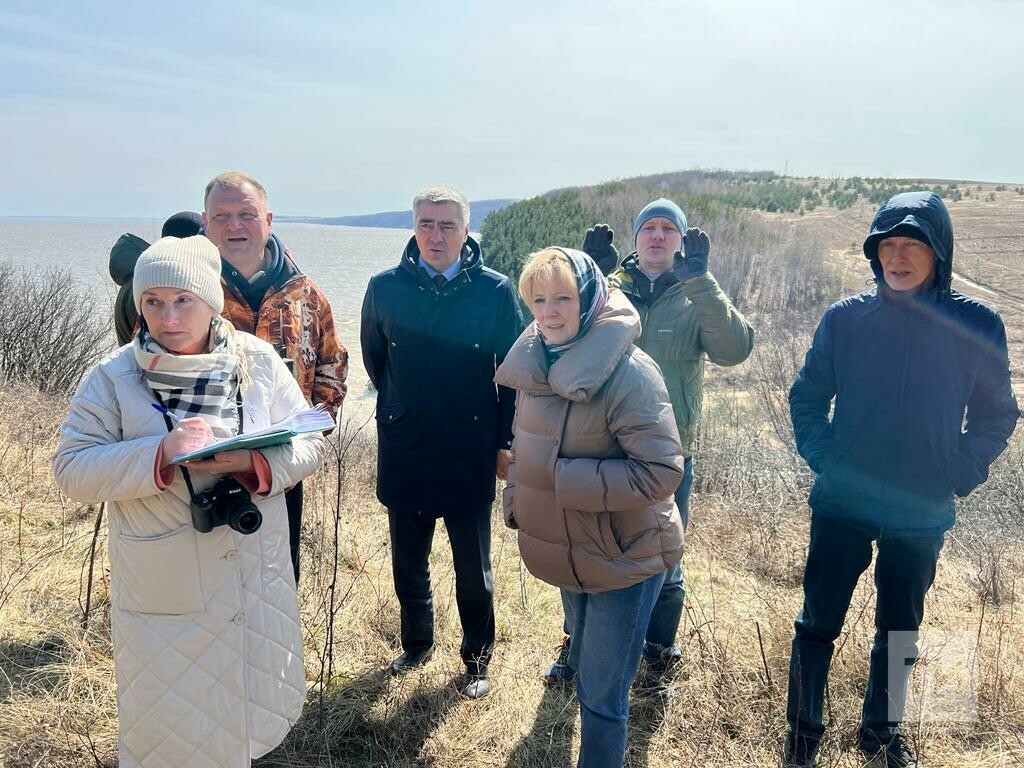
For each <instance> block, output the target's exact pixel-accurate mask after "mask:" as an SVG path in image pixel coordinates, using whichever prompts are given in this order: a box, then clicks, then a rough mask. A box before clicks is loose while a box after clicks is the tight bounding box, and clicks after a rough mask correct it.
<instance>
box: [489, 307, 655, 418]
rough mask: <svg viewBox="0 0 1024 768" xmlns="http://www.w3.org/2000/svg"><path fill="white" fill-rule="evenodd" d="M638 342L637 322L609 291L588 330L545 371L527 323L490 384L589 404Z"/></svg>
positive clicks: (541, 350) (541, 345) (540, 348)
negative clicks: (493, 382) (634, 343)
mask: <svg viewBox="0 0 1024 768" xmlns="http://www.w3.org/2000/svg"><path fill="white" fill-rule="evenodd" d="M639 336H640V316H639V315H638V314H637V312H636V310H635V309H634V308H633V305H632V304H631V303H630V301H629V299H627V298H626V297H625V296H624V295H623V294H622V292H621V291H618V290H612V291H610V292H609V294H608V302H607V303H606V304H605V305H604V309H602V310H601V313H600V314H599V315H598V316H597V319H596V320H594V324H593V325H592V326H591V327H590V330H589V331H587V332H586V333H585V334H584V335H583V337H582V338H580V339H579V341H577V342H576V343H575V344H574V345H573V346H572V347H571V348H570V349H568V350H566V352H565V353H564V354H563V355H562V356H561V357H559V358H558V359H557V360H556V361H555V362H553V363H551V364H550V366H549V365H548V361H547V357H546V355H545V354H544V342H543V341H542V340H541V337H540V334H539V333H538V332H537V323H536V322H533V323H530V325H529V326H528V327H527V329H526V330H525V331H523V333H522V335H521V336H520V337H519V339H518V340H517V341H516V343H515V344H513V345H512V349H510V350H509V352H508V354H507V355H506V356H505V361H504V362H503V363H502V364H501V366H500V367H499V368H498V372H497V375H496V376H495V381H496V382H497V383H498V384H501V385H503V386H506V387H511V388H513V389H519V390H523V391H525V392H528V393H530V394H533V395H552V394H554V395H559V396H561V397H564V398H566V399H567V400H572V401H574V402H584V403H585V402H589V401H590V400H591V399H592V398H593V397H594V395H595V394H597V391H598V390H599V389H601V387H602V386H604V383H605V382H606V381H607V380H608V377H609V376H611V375H612V371H614V370H615V368H616V366H617V365H618V364H619V362H620V361H621V360H622V358H623V356H624V355H625V354H626V353H627V352H628V351H629V349H630V347H632V345H633V342H634V340H636V339H637V338H638V337H639Z"/></svg>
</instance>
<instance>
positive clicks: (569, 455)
mask: <svg viewBox="0 0 1024 768" xmlns="http://www.w3.org/2000/svg"><path fill="white" fill-rule="evenodd" d="M639 334H640V321H639V318H638V317H637V313H636V310H635V309H633V307H632V306H631V305H630V302H629V301H628V300H627V299H626V298H625V297H624V296H623V295H622V293H621V292H619V291H615V290H613V291H611V293H610V294H609V297H608V303H607V304H606V305H605V306H604V308H603V309H602V310H601V313H600V314H599V315H598V316H597V319H596V320H595V321H594V324H593V326H592V327H591V328H590V329H589V330H588V331H587V332H586V334H584V335H583V336H582V337H581V338H580V339H579V341H578V342H576V344H575V345H574V346H573V347H572V348H571V349H569V350H568V351H566V352H565V353H564V354H563V355H562V356H561V357H559V358H558V359H557V360H556V361H555V362H554V363H553V364H551V365H550V367H549V365H548V362H547V358H546V356H545V350H544V344H543V342H542V340H541V338H540V337H539V335H538V332H537V327H536V324H535V323H534V324H531V325H530V326H529V327H528V328H527V329H526V330H525V331H524V332H523V334H522V335H521V336H520V337H519V340H518V341H517V342H516V344H515V346H513V347H512V349H511V351H510V352H509V353H508V355H507V356H506V358H505V362H504V363H502V365H501V366H500V367H499V368H498V372H497V375H496V376H495V381H497V382H498V383H499V384H503V385H505V386H508V387H513V388H515V389H516V390H517V396H516V418H515V443H514V448H513V462H512V465H511V467H510V470H509V479H508V483H507V485H506V487H505V491H504V507H505V520H506V523H507V524H508V525H509V526H510V527H512V528H518V529H519V549H520V552H521V554H522V557H523V562H525V563H526V566H527V568H529V569H530V572H531V573H533V574H534V575H535V576H536V577H537V578H539V579H541V580H543V581H546V582H548V583H549V584H554V585H555V586H557V587H560V588H562V589H567V590H570V591H573V592H587V593H593V592H604V591H608V590H612V589H622V588H624V587H628V586H631V585H633V584H636V583H638V582H641V581H643V580H644V579H647V578H649V577H651V576H653V575H655V574H657V573H661V572H663V571H665V570H667V569H668V568H669V567H671V566H672V565H674V564H675V563H677V562H678V561H679V559H680V558H681V557H682V553H683V527H682V521H681V520H680V518H679V514H678V513H677V512H676V509H675V502H674V500H673V497H672V494H673V491H675V489H676V486H677V485H678V484H679V480H680V478H681V477H682V474H683V454H682V449H681V446H680V444H679V433H678V431H677V430H676V425H675V419H674V418H673V415H672V404H671V403H670V402H669V397H668V392H667V391H666V389H665V385H664V382H663V380H662V377H661V374H660V373H659V371H658V367H657V366H656V365H655V364H654V362H653V361H652V360H651V358H650V357H648V356H647V355H646V354H645V353H644V352H643V351H642V350H640V349H638V348H637V347H635V346H633V341H634V340H635V339H636V338H637V337H638V336H639Z"/></svg>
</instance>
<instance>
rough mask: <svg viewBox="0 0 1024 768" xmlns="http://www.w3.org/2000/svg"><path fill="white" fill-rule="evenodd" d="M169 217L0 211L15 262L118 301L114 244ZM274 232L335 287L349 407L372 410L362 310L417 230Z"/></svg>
mask: <svg viewBox="0 0 1024 768" xmlns="http://www.w3.org/2000/svg"><path fill="white" fill-rule="evenodd" d="M162 223H163V220H162V219H159V220H157V219H91V218H63V217H59V218H58V217H24V218H22V217H0V238H2V242H5V243H7V251H6V254H5V256H4V258H5V259H6V260H8V261H10V262H11V263H13V264H15V265H19V266H21V265H24V266H25V267H26V268H31V269H38V268H46V267H49V266H52V265H56V266H60V267H65V268H67V269H68V270H69V272H70V273H71V276H72V278H73V279H74V280H76V281H78V282H80V283H81V284H82V286H83V287H86V288H88V289H90V290H95V291H97V292H98V293H99V294H100V295H102V296H104V297H106V301H105V305H112V304H113V300H114V296H115V295H116V293H117V286H116V285H115V284H114V282H113V280H111V279H110V275H109V273H108V272H107V261H108V258H109V256H110V247H111V246H112V245H113V244H114V242H115V241H116V240H117V238H118V237H120V236H121V234H122V233H124V232H133V233H135V234H136V235H139V236H140V237H142V238H145V239H146V240H148V241H150V242H153V241H154V240H155V239H157V237H159V234H160V226H161V224H162ZM274 232H275V233H277V235H278V236H279V237H280V238H281V239H282V240H283V241H284V243H285V245H286V246H287V247H288V249H289V251H291V253H292V255H293V256H294V258H295V261H296V262H297V263H298V265H299V267H300V268H301V269H302V271H303V272H305V273H306V274H308V275H310V276H311V277H312V278H313V279H314V280H315V281H316V282H317V284H318V285H319V286H320V287H321V288H322V289H323V291H324V293H326V294H327V298H328V299H329V300H330V302H331V307H332V308H333V310H334V318H335V322H336V324H337V328H338V335H339V337H340V339H341V343H342V344H344V345H345V347H346V348H347V349H348V351H349V354H350V356H351V363H350V366H349V378H348V381H349V405H350V406H351V407H349V408H346V414H347V415H350V416H354V415H355V412H360V413H362V412H365V410H366V409H367V408H372V407H373V395H372V393H371V392H370V391H368V389H367V384H368V379H367V376H366V372H365V371H364V370H363V364H362V357H361V355H360V351H359V309H360V306H361V304H362V301H363V294H364V292H365V291H366V284H367V282H368V281H369V279H370V277H372V276H373V275H374V274H376V273H377V272H380V271H381V270H382V269H386V268H387V267H390V266H392V265H393V264H396V263H398V258H399V256H401V253H402V249H403V248H404V247H405V243H406V241H407V240H408V239H409V237H410V236H411V234H412V232H411V231H410V230H405V229H377V228H368V227H339V226H327V225H322V224H293V223H288V222H284V223H279V222H276V221H275V222H274ZM111 338H113V337H111Z"/></svg>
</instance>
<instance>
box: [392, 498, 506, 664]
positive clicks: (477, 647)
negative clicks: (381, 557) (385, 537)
mask: <svg viewBox="0 0 1024 768" xmlns="http://www.w3.org/2000/svg"><path fill="white" fill-rule="evenodd" d="M442 519H443V520H444V525H445V529H446V530H447V531H448V540H449V541H450V542H451V548H452V560H453V561H454V564H455V601H456V603H457V604H458V608H459V620H460V622H461V623H462V645H461V648H460V653H461V655H462V660H463V661H464V662H466V664H467V665H471V664H486V663H487V662H488V661H489V660H490V658H491V652H492V650H493V648H494V575H493V574H492V572H491V505H490V504H489V503H488V504H486V505H478V506H477V507H474V508H468V509H462V510H459V511H458V512H453V513H451V514H448V515H444V516H443V517H442ZM435 525H436V520H435V518H434V517H433V516H431V515H427V514H423V513H419V512H399V511H396V510H394V509H388V527H389V529H390V533H391V572H392V574H393V576H394V580H395V594H396V595H397V596H398V604H399V606H400V607H401V616H402V630H401V632H402V648H403V649H404V650H406V651H415V650H421V649H424V648H428V647H429V646H431V645H433V644H434V603H433V597H432V594H431V584H430V567H429V563H428V558H429V556H430V547H431V544H432V543H433V540H434V528H435Z"/></svg>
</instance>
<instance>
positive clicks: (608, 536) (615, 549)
mask: <svg viewBox="0 0 1024 768" xmlns="http://www.w3.org/2000/svg"><path fill="white" fill-rule="evenodd" d="M611 516H612V513H611V512H598V513H597V514H596V515H595V517H596V518H597V528H598V534H599V537H600V542H601V549H602V550H603V551H604V553H605V554H607V555H608V556H609V557H610V558H612V559H613V560H617V559H619V558H620V557H622V555H623V551H622V544H621V543H620V542H619V540H618V537H616V535H615V531H614V530H612V520H611Z"/></svg>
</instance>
